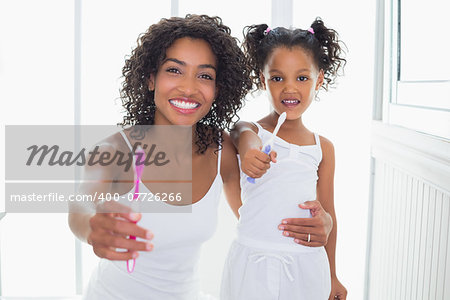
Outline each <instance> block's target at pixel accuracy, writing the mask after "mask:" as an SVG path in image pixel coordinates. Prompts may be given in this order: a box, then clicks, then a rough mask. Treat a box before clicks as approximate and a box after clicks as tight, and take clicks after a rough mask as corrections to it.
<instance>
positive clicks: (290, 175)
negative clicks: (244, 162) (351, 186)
mask: <svg viewBox="0 0 450 300" xmlns="http://www.w3.org/2000/svg"><path fill="white" fill-rule="evenodd" d="M255 125H256V126H257V127H258V136H259V137H260V138H261V140H262V143H263V144H264V143H265V142H266V141H267V140H269V139H270V137H271V136H272V133H271V132H269V131H267V130H265V129H264V128H262V127H261V125H259V124H257V123H255ZM314 137H315V141H316V144H315V145H306V146H299V145H295V144H290V143H288V142H286V141H285V140H283V139H281V138H279V137H275V143H274V147H273V149H274V150H275V151H276V152H277V162H276V163H271V166H270V169H268V171H267V172H266V173H265V174H264V175H263V176H262V177H261V178H257V179H256V183H254V184H252V183H249V182H248V181H247V175H245V174H244V173H242V171H241V188H242V192H241V196H242V202H243V205H242V206H241V208H240V209H239V214H240V218H239V223H238V235H239V236H242V237H245V238H250V239H253V240H258V241H263V242H264V243H266V244H268V243H273V244H274V245H277V244H278V245H279V246H280V248H284V249H286V247H287V249H289V250H293V251H296V250H299V247H303V246H301V245H299V244H296V243H294V242H293V241H292V239H290V238H286V237H285V236H283V235H282V231H281V230H279V229H278V225H279V224H281V220H282V219H284V218H308V217H311V214H310V212H309V210H303V209H300V208H299V207H298V205H299V204H300V203H303V202H305V201H309V200H315V199H316V185H317V179H318V175H317V171H318V168H319V164H320V161H321V160H322V149H321V147H320V139H319V136H318V135H317V134H316V133H315V134H314ZM272 246H273V245H272Z"/></svg>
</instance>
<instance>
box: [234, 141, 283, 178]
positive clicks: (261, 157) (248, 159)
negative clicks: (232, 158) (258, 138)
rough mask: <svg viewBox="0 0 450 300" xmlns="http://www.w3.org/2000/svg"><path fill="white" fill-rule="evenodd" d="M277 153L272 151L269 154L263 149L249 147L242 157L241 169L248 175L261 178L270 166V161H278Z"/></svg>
mask: <svg viewBox="0 0 450 300" xmlns="http://www.w3.org/2000/svg"><path fill="white" fill-rule="evenodd" d="M276 158H277V153H276V152H275V151H272V152H270V153H269V155H267V154H266V153H264V152H263V151H262V149H254V148H253V149H249V150H248V151H247V152H246V153H245V154H244V157H242V158H241V169H242V172H244V173H245V174H246V175H247V176H249V177H252V178H260V177H261V176H263V175H264V174H265V173H266V172H267V170H268V169H269V168H270V162H273V163H275V162H277V160H276Z"/></svg>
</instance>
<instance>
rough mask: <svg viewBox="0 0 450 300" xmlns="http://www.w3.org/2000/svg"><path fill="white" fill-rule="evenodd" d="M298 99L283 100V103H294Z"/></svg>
mask: <svg viewBox="0 0 450 300" xmlns="http://www.w3.org/2000/svg"><path fill="white" fill-rule="evenodd" d="M299 102H300V101H298V100H283V103H286V104H296V103H299Z"/></svg>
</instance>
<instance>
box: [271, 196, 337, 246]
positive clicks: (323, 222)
mask: <svg viewBox="0 0 450 300" xmlns="http://www.w3.org/2000/svg"><path fill="white" fill-rule="evenodd" d="M299 207H300V208H302V209H309V210H310V211H311V215H312V218H287V219H283V220H282V221H281V224H280V225H278V229H280V230H283V235H284V236H286V237H291V238H293V239H294V242H296V243H298V244H301V245H304V246H309V247H320V246H325V245H326V244H327V242H328V236H329V235H330V232H331V229H333V219H332V218H331V216H330V214H329V213H327V212H326V211H325V210H324V209H323V207H322V205H321V204H320V202H319V201H318V200H314V201H306V202H305V203H303V204H300V205H299Z"/></svg>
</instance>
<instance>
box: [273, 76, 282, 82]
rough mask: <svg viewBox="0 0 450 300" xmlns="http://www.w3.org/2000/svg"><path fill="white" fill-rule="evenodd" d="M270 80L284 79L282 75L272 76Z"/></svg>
mask: <svg viewBox="0 0 450 300" xmlns="http://www.w3.org/2000/svg"><path fill="white" fill-rule="evenodd" d="M270 80H272V81H275V82H278V81H281V80H283V79H282V78H281V77H280V76H273V77H272V78H270Z"/></svg>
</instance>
